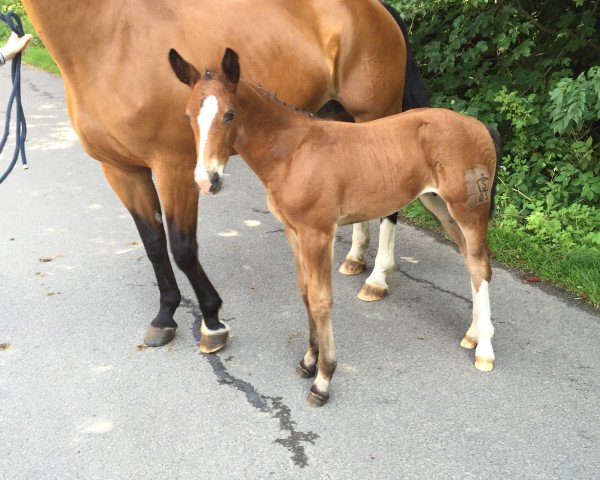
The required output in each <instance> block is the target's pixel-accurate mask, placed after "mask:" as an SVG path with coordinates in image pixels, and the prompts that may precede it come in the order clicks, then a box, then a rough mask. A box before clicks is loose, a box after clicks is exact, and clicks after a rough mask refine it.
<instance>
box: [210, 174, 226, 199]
mask: <svg viewBox="0 0 600 480" xmlns="http://www.w3.org/2000/svg"><path fill="white" fill-rule="evenodd" d="M209 178H210V193H213V194H214V193H217V192H218V191H219V190H221V187H222V186H223V179H222V178H221V177H219V174H217V173H211V174H210V176H209Z"/></svg>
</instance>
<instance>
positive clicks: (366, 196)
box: [297, 108, 496, 224]
mask: <svg viewBox="0 0 600 480" xmlns="http://www.w3.org/2000/svg"><path fill="white" fill-rule="evenodd" d="M307 138H309V139H310V141H307V142H306V143H305V144H304V145H303V146H302V147H301V150H300V152H299V155H300V157H301V160H299V161H298V162H297V165H298V167H299V168H298V169H303V170H304V173H303V174H302V175H301V177H302V178H303V179H304V181H307V179H308V178H310V179H311V180H310V184H311V189H313V190H314V189H318V190H320V191H321V194H322V195H323V196H326V197H329V198H331V199H333V198H334V197H337V198H339V199H340V202H339V203H340V212H339V217H340V219H341V220H338V223H340V224H341V223H350V222H354V221H358V220H366V219H369V218H376V217H378V216H382V215H386V214H390V213H393V212H394V211H396V210H397V209H399V208H400V207H402V206H404V205H406V204H408V203H410V202H411V201H412V200H414V199H415V198H416V197H417V196H419V195H420V194H422V193H424V192H426V191H432V192H437V193H439V194H440V195H441V196H442V197H443V198H444V199H445V200H446V202H448V203H454V202H460V201H461V200H464V198H465V189H466V186H465V182H466V180H465V175H468V173H466V172H468V171H470V170H472V169H473V168H474V166H475V165H480V166H482V167H481V168H483V170H484V171H487V176H488V178H489V177H493V174H494V170H495V162H496V153H495V148H494V143H493V140H492V138H491V136H490V134H489V132H488V130H487V128H486V127H485V125H484V124H483V123H481V122H480V121H478V120H476V119H474V118H472V117H468V116H466V115H462V114H460V113H456V112H453V111H451V110H447V109H441V108H423V109H417V110H410V111H408V112H405V113H401V114H398V115H393V116H390V117H386V118H382V119H379V120H374V121H372V122H368V123H363V124H343V123H337V122H328V121H319V122H315V123H314V124H313V126H312V127H311V129H310V130H309V133H308V134H307ZM478 168H479V167H478Z"/></svg>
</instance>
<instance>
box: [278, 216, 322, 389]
mask: <svg viewBox="0 0 600 480" xmlns="http://www.w3.org/2000/svg"><path fill="white" fill-rule="evenodd" d="M285 235H286V237H287V239H288V242H289V243H290V246H291V247H292V252H293V253H294V262H295V264H296V276H297V278H298V288H299V289H300V296H301V297H302V301H303V302H304V305H305V306H306V314H307V316H308V331H309V334H308V349H307V350H306V354H305V355H304V357H302V360H300V364H299V365H298V368H297V369H296V372H297V373H298V375H300V376H301V377H302V378H310V377H313V376H314V375H315V373H316V371H317V359H318V356H319V344H318V343H317V328H316V326H315V321H314V319H313V318H312V314H311V313H310V308H309V307H308V284H307V280H306V274H305V272H304V266H303V265H302V262H301V261H300V252H299V247H298V236H297V235H296V233H295V232H294V231H293V230H292V229H291V228H290V227H287V226H286V227H285Z"/></svg>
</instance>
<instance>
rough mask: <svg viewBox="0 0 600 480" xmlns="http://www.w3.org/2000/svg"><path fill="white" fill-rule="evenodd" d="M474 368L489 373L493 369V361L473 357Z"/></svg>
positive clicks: (491, 359)
mask: <svg viewBox="0 0 600 480" xmlns="http://www.w3.org/2000/svg"><path fill="white" fill-rule="evenodd" d="M475 368H476V369H477V370H481V371H482V372H489V371H491V370H492V369H493V368H494V359H493V358H485V357H478V356H477V355H475Z"/></svg>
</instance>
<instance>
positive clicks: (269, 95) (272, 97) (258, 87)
mask: <svg viewBox="0 0 600 480" xmlns="http://www.w3.org/2000/svg"><path fill="white" fill-rule="evenodd" d="M254 88H255V89H256V90H257V91H258V92H259V93H261V94H262V95H264V96H265V97H267V98H269V99H270V100H273V101H274V102H276V103H278V104H279V105H283V106H284V107H286V108H288V109H289V110H292V111H293V112H295V113H299V114H301V115H304V116H305V117H308V118H311V119H316V118H318V117H316V116H315V115H314V114H312V113H310V112H307V111H305V110H302V109H301V108H298V107H296V106H294V105H290V104H289V103H286V102H284V101H283V100H281V99H280V98H277V95H276V94H274V93H271V92H269V91H268V90H265V89H264V88H263V87H262V85H261V84H260V83H259V84H258V85H255V86H254Z"/></svg>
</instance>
